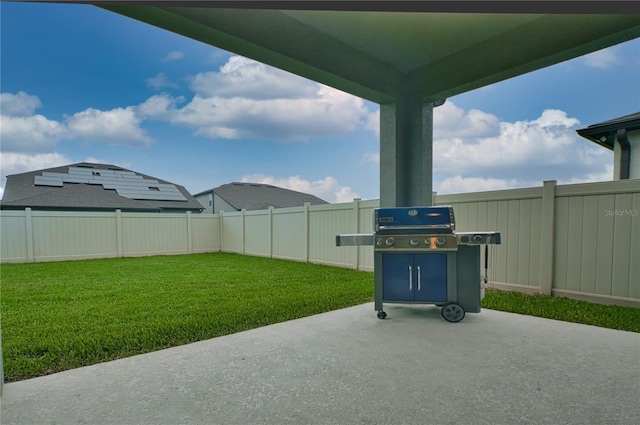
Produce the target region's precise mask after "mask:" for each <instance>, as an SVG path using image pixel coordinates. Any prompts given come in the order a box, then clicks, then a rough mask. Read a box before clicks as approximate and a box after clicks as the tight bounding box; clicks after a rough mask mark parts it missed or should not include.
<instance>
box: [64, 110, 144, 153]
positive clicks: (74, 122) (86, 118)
mask: <svg viewBox="0 0 640 425" xmlns="http://www.w3.org/2000/svg"><path fill="white" fill-rule="evenodd" d="M140 122H141V119H140V118H139V117H138V116H136V114H135V112H134V108H132V107H127V108H115V109H112V110H110V111H100V110H98V109H93V108H89V109H86V110H84V111H82V112H78V113H76V114H74V115H73V116H71V117H69V118H68V119H67V127H68V129H69V131H70V132H71V133H72V134H73V136H75V137H78V138H80V139H83V140H87V141H90V142H105V143H107V144H110V145H125V146H127V145H133V146H149V145H150V144H151V142H152V140H151V138H150V137H149V136H148V135H147V133H146V131H145V130H144V129H143V128H141V127H140Z"/></svg>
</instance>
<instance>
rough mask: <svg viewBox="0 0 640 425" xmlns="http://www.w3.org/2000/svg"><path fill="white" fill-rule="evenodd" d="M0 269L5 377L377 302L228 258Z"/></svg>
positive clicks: (637, 319)
mask: <svg viewBox="0 0 640 425" xmlns="http://www.w3.org/2000/svg"><path fill="white" fill-rule="evenodd" d="M0 271H1V278H2V348H3V354H4V362H5V364H4V366H5V379H6V380H7V381H17V380H21V379H26V378H30V377H34V376H40V375H45V374H48V373H53V372H58V371H62V370H66V369H71V368H76V367H79V366H85V365H90V364H94V363H99V362H104V361H108V360H113V359H117V358H121V357H127V356H132V355H135V354H141V353H146V352H150V351H155V350H159V349H163V348H167V347H172V346H176V345H181V344H186V343H189V342H194V341H199V340H203V339H208V338H213V337H216V336H221V335H226V334H230V333H234V332H239V331H243V330H246V329H252V328H256V327H259V326H264V325H268V324H272V323H277V322H282V321H286V320H291V319H295V318H299V317H304V316H309V315H312V314H317V313H321V312H325V311H330V310H335V309H338V308H343V307H348V306H353V305H357V304H362V303H365V302H369V301H372V300H373V274H372V273H367V272H358V271H355V270H350V269H344V268H336V267H329V266H321V265H315V264H306V263H299V262H293V261H283V260H274V259H268V258H260V257H250V256H241V255H236V254H227V253H215V254H194V255H180V256H158V257H140V258H118V259H102V260H86V261H66V262H51V263H30V264H3V265H2V266H1V268H0ZM482 306H483V307H484V308H491V309H496V310H504V311H511V312H515V313H521V314H530V315H536V316H541V317H548V318H552V319H559V320H567V321H573V322H578V323H587V324H592V325H596V326H603V327H610V328H614V329H622V330H628V331H633V332H640V309H635V308H628V307H627V308H625V307H616V306H603V305H597V304H590V303H585V302H579V301H572V300H568V299H562V298H552V297H542V296H527V295H522V294H514V293H501V292H494V291H488V292H487V294H486V297H485V299H484V300H483V304H482ZM372 317H374V318H375V315H373V316H372ZM375 320H377V319H375Z"/></svg>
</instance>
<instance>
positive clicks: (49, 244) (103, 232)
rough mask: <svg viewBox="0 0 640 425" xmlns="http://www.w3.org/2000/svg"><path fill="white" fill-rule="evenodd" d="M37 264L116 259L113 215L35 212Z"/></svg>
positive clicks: (33, 222)
mask: <svg viewBox="0 0 640 425" xmlns="http://www.w3.org/2000/svg"><path fill="white" fill-rule="evenodd" d="M32 228H33V256H34V261H57V260H74V259H87V258H104V257H110V256H116V255H117V252H118V245H117V239H116V219H115V215H114V214H113V213H97V212H87V213H83V214H82V216H79V215H77V214H70V213H68V212H57V211H33V212H32Z"/></svg>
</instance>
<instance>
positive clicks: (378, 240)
mask: <svg viewBox="0 0 640 425" xmlns="http://www.w3.org/2000/svg"><path fill="white" fill-rule="evenodd" d="M382 244H383V242H382V238H378V239H376V245H377V246H382Z"/></svg>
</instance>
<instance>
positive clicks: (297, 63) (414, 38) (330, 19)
mask: <svg viewBox="0 0 640 425" xmlns="http://www.w3.org/2000/svg"><path fill="white" fill-rule="evenodd" d="M123 3H124V2H94V4H98V5H100V6H101V7H104V8H106V9H108V10H111V11H114V12H117V13H120V14H122V15H126V16H129V17H131V18H134V19H137V20H140V21H143V22H146V23H149V24H151V25H155V26H158V27H160V28H164V29H166V30H169V31H172V32H175V33H178V34H182V35H184V36H186V37H189V38H192V39H195V40H199V41H201V42H204V43H207V44H210V45H212V46H216V47H219V48H222V49H225V50H227V51H230V52H233V53H236V54H239V55H242V56H245V57H248V58H252V59H255V60H257V61H260V62H263V63H266V64H269V65H272V66H275V67H277V68H281V69H284V70H286V71H289V72H291V73H294V74H297V75H301V76H303V77H306V78H309V79H311V80H315V81H318V82H320V83H323V84H327V85H329V86H333V87H335V88H338V89H340V90H343V91H345V92H348V93H351V94H354V95H356V96H359V97H362V98H364V99H368V100H370V101H373V102H376V103H381V104H384V103H387V102H392V101H393V100H394V99H396V98H398V97H399V96H401V95H406V94H407V93H412V95H415V96H417V97H418V98H419V99H421V100H422V101H425V102H431V101H438V100H441V99H444V98H447V97H451V96H454V95H456V94H459V93H463V92H465V91H469V90H473V89H476V88H478V87H482V86H485V85H488V84H492V83H495V82H498V81H501V80H505V79H508V78H511V77H515V76H517V75H521V74H524V73H527V72H531V71H534V70H536V69H540V68H543V67H547V66H550V65H553V64H556V63H559V62H562V61H565V60H568V59H572V58H574V57H578V56H581V55H584V54H586V53H589V52H592V51H595V50H599V49H603V48H606V47H609V46H612V45H615V44H618V43H621V42H624V41H628V40H631V39H633V38H636V37H638V36H640V8H638V14H629V13H626V14H625V13H620V14H602V13H597V11H596V13H592V12H593V11H592V10H590V13H588V14H563V13H557V10H558V8H557V5H556V8H555V9H554V6H553V4H554V3H558V2H523V3H528V4H529V5H528V6H526V7H527V9H524V10H525V12H532V11H533V12H536V13H500V12H503V11H509V12H513V6H512V5H509V3H510V2H488V3H486V4H490V6H491V8H492V9H491V11H492V13H468V12H469V11H470V10H472V9H473V8H475V9H474V10H473V11H477V8H478V7H479V6H478V5H477V4H476V5H473V3H475V2H461V3H459V2H448V3H449V4H450V5H451V4H455V3H458V4H457V5H453V6H448V7H447V6H446V5H444V4H443V2H396V3H394V2H346V4H347V6H346V7H348V8H350V9H351V10H337V9H343V8H344V7H345V6H344V5H345V2H327V3H323V2H312V4H311V5H306V4H305V3H306V2H269V1H266V2H244V1H235V2H202V1H196V2H174V1H168V2H161V1H155V2H152V1H136V2H135V4H131V3H130V4H123ZM408 3H409V4H410V3H413V5H415V6H414V8H415V11H411V12H406V11H394V10H392V9H394V8H397V9H401V10H407V4H408ZM444 3H447V2H444ZM478 3H484V2H478ZM500 3H502V4H503V5H501V4H500ZM560 3H562V2H560ZM578 3H580V4H583V3H584V2H578ZM586 3H589V2H586ZM591 3H598V2H591ZM603 3H605V4H607V5H611V6H610V7H609V8H608V9H607V10H608V11H614V12H608V13H615V11H618V12H620V10H623V11H624V10H629V7H630V6H629V4H632V3H629V2H622V3H626V5H623V6H624V7H623V6H620V3H621V2H603ZM396 4H397V6H396ZM177 5H180V6H177ZM182 5H186V6H182ZM230 5H233V8H229V7H230ZM430 5H433V7H431V8H430ZM221 6H224V7H221ZM376 6H378V7H376ZM252 7H253V8H252ZM310 7H317V8H322V9H324V10H301V8H310ZM278 8H282V9H285V8H286V9H287V10H279V9H278ZM296 8H297V10H296ZM376 8H378V9H381V8H384V9H385V11H382V10H375V9H376ZM625 8H626V9H625ZM327 9H336V10H327ZM453 10H456V12H453ZM545 12H552V13H545Z"/></svg>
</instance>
